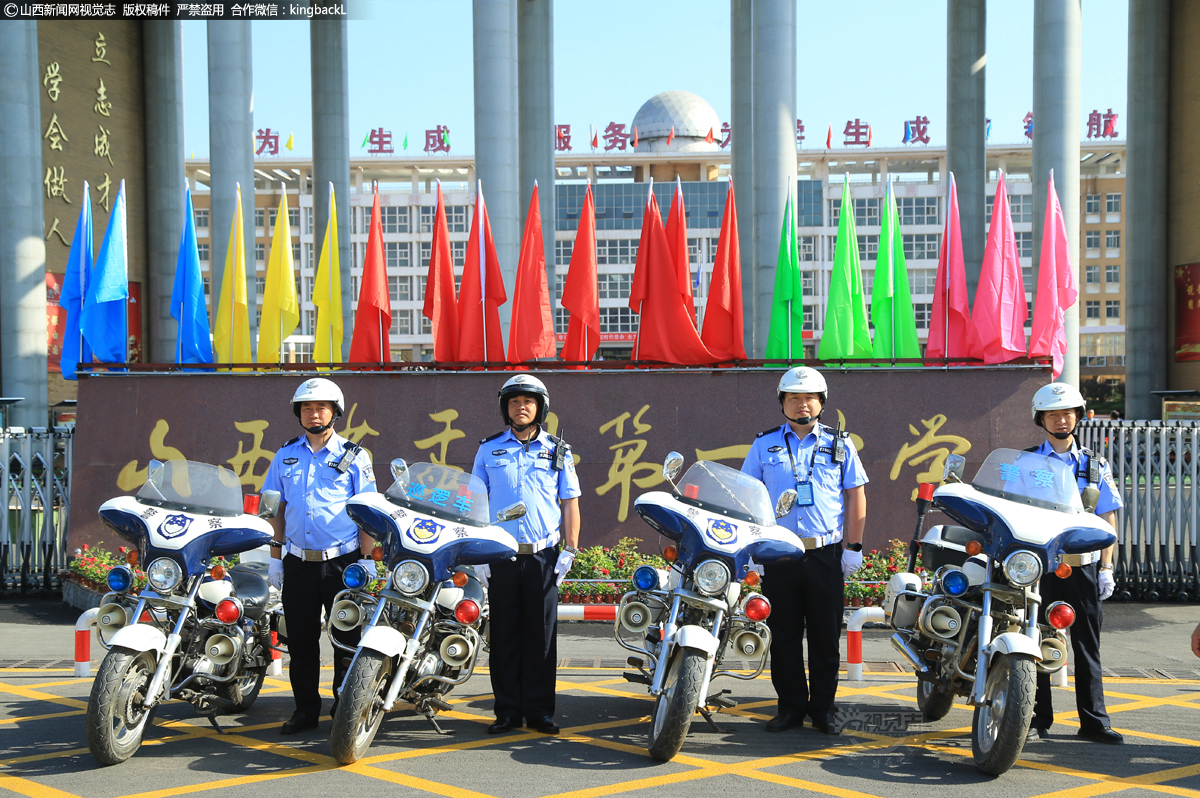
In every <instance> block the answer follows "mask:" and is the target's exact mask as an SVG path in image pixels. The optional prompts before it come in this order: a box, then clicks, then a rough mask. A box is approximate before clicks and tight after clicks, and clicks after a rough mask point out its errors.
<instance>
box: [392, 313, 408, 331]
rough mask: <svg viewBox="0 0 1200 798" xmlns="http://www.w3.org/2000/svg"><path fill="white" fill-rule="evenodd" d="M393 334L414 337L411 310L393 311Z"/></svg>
mask: <svg viewBox="0 0 1200 798" xmlns="http://www.w3.org/2000/svg"><path fill="white" fill-rule="evenodd" d="M392 334H393V335H412V311H411V310H393V311H392Z"/></svg>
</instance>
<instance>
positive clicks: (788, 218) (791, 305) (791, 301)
mask: <svg viewBox="0 0 1200 798" xmlns="http://www.w3.org/2000/svg"><path fill="white" fill-rule="evenodd" d="M787 184H788V185H787V194H788V205H789V206H790V205H791V202H792V176H791V175H788V179H787ZM794 211H795V208H792V209H791V211H789V212H788V214H787V216H786V217H784V220H783V221H784V224H786V225H787V226H788V231H787V233H786V234H785V235H784V237H783V243H784V244H785V245H787V248H788V260H791V255H792V247H791V246H790V245H788V244H787V241H788V239H789V238H790V237H791V236H793V235H795V232H794V229H793V228H792V213H793V212H794ZM790 276H791V277H792V279H793V283H792V287H793V288H795V282H794V280H795V277H796V275H795V272H794V271H793V273H792V274H791V275H790ZM795 301H796V298H795V297H794V296H793V297H790V298H789V299H788V314H787V321H788V328H787V330H788V333H787V335H788V350H787V351H788V365H789V366H791V365H792V310H793V308H794V307H795V305H794V303H795Z"/></svg>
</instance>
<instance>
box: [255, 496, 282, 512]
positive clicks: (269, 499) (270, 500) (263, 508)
mask: <svg viewBox="0 0 1200 798" xmlns="http://www.w3.org/2000/svg"><path fill="white" fill-rule="evenodd" d="M279 498H280V496H279V491H277V490H264V491H263V492H262V493H261V494H260V495H259V497H258V517H259V518H274V517H275V516H276V515H278V514H279Z"/></svg>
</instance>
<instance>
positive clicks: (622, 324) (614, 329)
mask: <svg viewBox="0 0 1200 798" xmlns="http://www.w3.org/2000/svg"><path fill="white" fill-rule="evenodd" d="M637 331H638V318H637V315H636V314H635V313H634V312H633V311H632V310H630V309H629V308H600V332H602V333H635V332H637Z"/></svg>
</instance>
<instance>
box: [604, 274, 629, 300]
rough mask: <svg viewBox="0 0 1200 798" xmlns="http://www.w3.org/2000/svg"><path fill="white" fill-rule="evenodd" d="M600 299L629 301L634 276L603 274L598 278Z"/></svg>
mask: <svg viewBox="0 0 1200 798" xmlns="http://www.w3.org/2000/svg"><path fill="white" fill-rule="evenodd" d="M597 281H598V285H599V289H600V299H629V290H630V288H631V287H632V285H633V275H632V274H601V275H599V276H598V277H597Z"/></svg>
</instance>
